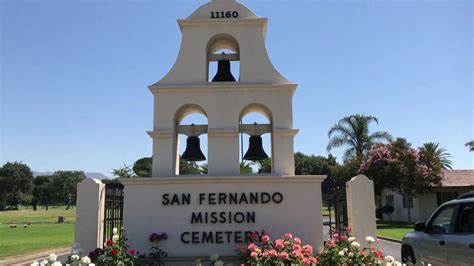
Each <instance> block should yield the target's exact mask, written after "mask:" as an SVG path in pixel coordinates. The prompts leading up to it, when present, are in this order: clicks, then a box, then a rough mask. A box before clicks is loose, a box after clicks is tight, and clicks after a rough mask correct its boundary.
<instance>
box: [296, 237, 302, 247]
mask: <svg viewBox="0 0 474 266" xmlns="http://www.w3.org/2000/svg"><path fill="white" fill-rule="evenodd" d="M294 242H295V244H298V245H300V244H301V239H299V238H297V237H295V239H294Z"/></svg>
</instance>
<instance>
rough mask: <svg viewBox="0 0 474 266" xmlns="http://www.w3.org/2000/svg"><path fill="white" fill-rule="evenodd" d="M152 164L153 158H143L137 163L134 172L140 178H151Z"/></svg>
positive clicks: (133, 168) (134, 165)
mask: <svg viewBox="0 0 474 266" xmlns="http://www.w3.org/2000/svg"><path fill="white" fill-rule="evenodd" d="M152 164H153V160H152V158H151V157H143V158H141V159H138V160H136V161H135V163H134V164H133V167H132V170H133V172H134V173H135V175H137V176H138V177H151V169H152Z"/></svg>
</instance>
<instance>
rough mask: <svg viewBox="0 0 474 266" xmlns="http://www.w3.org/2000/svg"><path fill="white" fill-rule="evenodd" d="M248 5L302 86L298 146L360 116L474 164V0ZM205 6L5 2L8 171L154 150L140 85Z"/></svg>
mask: <svg viewBox="0 0 474 266" xmlns="http://www.w3.org/2000/svg"><path fill="white" fill-rule="evenodd" d="M242 2H243V3H244V4H246V5H247V6H248V7H249V8H250V9H252V10H253V11H254V12H255V13H257V14H258V15H260V16H263V17H268V18H269V25H268V32H267V49H268V52H269V55H270V58H271V60H272V62H273V64H274V65H275V66H276V68H277V69H278V70H279V72H280V73H282V74H283V75H285V76H286V77H287V78H288V79H290V80H292V81H294V82H296V83H298V84H299V86H298V90H297V92H296V94H295V97H294V126H295V128H298V129H300V133H299V134H298V135H297V137H296V140H295V150H296V151H302V152H304V153H312V154H316V155H327V152H326V145H327V142H328V136H327V131H328V129H329V128H330V127H331V126H332V125H333V124H334V123H336V122H337V121H338V120H339V119H340V118H342V117H343V116H346V115H350V114H354V113H362V114H370V115H373V116H376V117H377V118H378V119H379V121H380V124H379V125H378V126H375V125H374V126H373V127H372V128H371V129H372V130H374V131H375V130H385V131H388V132H390V133H391V134H392V135H393V136H396V137H405V138H406V139H407V140H408V141H409V142H411V143H412V144H413V146H415V147H417V146H419V145H421V144H422V143H423V142H429V141H434V142H440V143H441V145H442V146H444V147H446V148H447V150H448V151H449V152H450V153H451V154H452V155H453V158H452V160H453V164H454V167H455V168H474V153H469V152H468V149H467V148H466V147H465V146H464V144H465V143H466V142H467V141H469V140H471V139H474V133H473V132H474V122H473V121H474V119H473V112H474V111H473V104H474V96H473V60H474V56H473V40H472V36H474V31H473V19H474V18H473V4H472V2H471V1H468V0H465V1H451V0H450V1H447V0H446V1H427V0H423V1H409V0H406V1H375V0H373V1H369V0H366V1H355V0H354V1H330V0H327V1H250V0H249V1H242ZM203 3H205V1H152V0H148V1H140V0H138V1H120V0H119V1H111V0H108V1H101V0H94V1H92V0H87V1H86V0H83V1H59V0H57V1H56V0H54V1H53V0H50V1H37V0H18V1H17V0H15V1H13V0H3V1H1V60H0V61H1V94H0V97H1V147H0V150H1V158H0V159H1V163H2V164H3V163H4V162H6V161H15V160H17V161H23V162H24V163H27V164H28V165H29V166H30V167H31V168H32V169H33V170H36V171H51V170H59V169H80V170H85V171H88V172H94V171H100V172H103V173H105V174H109V175H110V171H111V169H112V168H117V167H120V166H122V165H123V163H124V162H125V163H127V164H131V163H133V161H135V160H136V159H138V158H140V157H143V156H149V155H151V144H152V143H151V139H150V138H149V137H148V136H147V135H146V133H145V131H146V130H150V129H151V128H152V115H153V114H152V104H153V102H152V95H151V93H150V92H149V91H148V89H147V87H146V86H147V85H150V84H152V83H154V82H156V81H158V80H159V79H160V78H161V77H162V76H163V75H164V74H166V73H167V71H168V70H169V68H170V67H171V66H172V64H173V63H174V60H175V58H176V56H177V53H178V49H179V45H180V41H181V39H180V38H181V33H180V31H179V28H178V25H177V23H176V19H177V18H185V17H187V16H188V15H189V14H191V13H192V12H193V10H195V9H196V8H197V7H198V6H200V5H201V4H203ZM342 151H343V149H338V150H335V151H334V152H333V154H334V155H336V156H338V157H341V155H342Z"/></svg>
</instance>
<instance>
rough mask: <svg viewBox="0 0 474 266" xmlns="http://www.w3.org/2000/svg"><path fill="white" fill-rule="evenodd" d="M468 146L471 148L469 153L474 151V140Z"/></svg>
mask: <svg viewBox="0 0 474 266" xmlns="http://www.w3.org/2000/svg"><path fill="white" fill-rule="evenodd" d="M466 146H467V147H469V151H474V140H471V141H469V142H468V143H466Z"/></svg>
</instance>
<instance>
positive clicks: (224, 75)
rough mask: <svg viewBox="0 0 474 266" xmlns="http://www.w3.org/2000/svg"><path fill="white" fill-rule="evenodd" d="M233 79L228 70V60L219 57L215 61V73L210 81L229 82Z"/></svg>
mask: <svg viewBox="0 0 474 266" xmlns="http://www.w3.org/2000/svg"><path fill="white" fill-rule="evenodd" d="M229 81H235V78H234V76H232V73H231V72H230V61H229V60H226V59H221V60H219V61H218V62H217V73H216V75H215V76H214V78H213V79H212V82H229Z"/></svg>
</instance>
